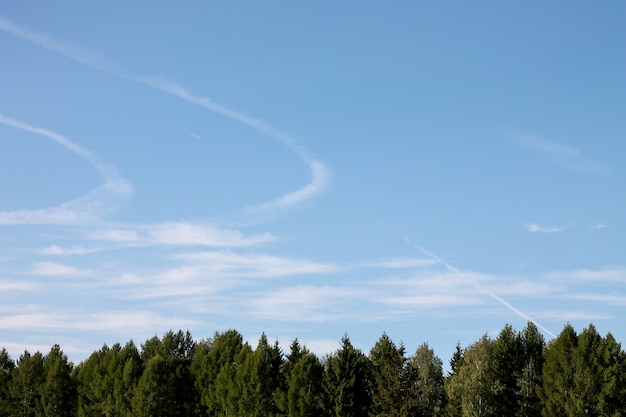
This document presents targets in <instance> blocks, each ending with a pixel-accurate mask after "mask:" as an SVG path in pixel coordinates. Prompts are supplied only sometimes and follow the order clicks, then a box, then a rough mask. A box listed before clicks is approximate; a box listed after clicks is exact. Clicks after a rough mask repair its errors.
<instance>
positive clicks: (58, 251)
mask: <svg viewBox="0 0 626 417" xmlns="http://www.w3.org/2000/svg"><path fill="white" fill-rule="evenodd" d="M102 250H104V249H102V248H85V247H82V246H80V245H72V246H71V247H67V248H64V247H61V246H57V245H50V246H47V247H45V248H43V249H42V250H41V254H42V255H85V254H88V253H95V252H100V251H102Z"/></svg>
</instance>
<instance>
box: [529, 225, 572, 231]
mask: <svg viewBox="0 0 626 417" xmlns="http://www.w3.org/2000/svg"><path fill="white" fill-rule="evenodd" d="M526 229H528V231H529V232H533V233H560V232H563V231H564V230H565V229H563V228H562V227H557V226H545V225H540V224H537V223H530V224H527V225H526Z"/></svg>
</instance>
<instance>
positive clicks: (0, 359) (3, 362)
mask: <svg viewBox="0 0 626 417" xmlns="http://www.w3.org/2000/svg"><path fill="white" fill-rule="evenodd" d="M14 369H15V362H13V359H11V356H10V355H9V352H7V350H6V349H5V348H2V350H0V417H9V416H10V415H11V393H10V391H9V385H10V383H11V374H12V373H13V370H14Z"/></svg>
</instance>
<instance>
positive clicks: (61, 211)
mask: <svg viewBox="0 0 626 417" xmlns="http://www.w3.org/2000/svg"><path fill="white" fill-rule="evenodd" d="M0 124H3V125H6V126H10V127H13V128H16V129H19V130H23V131H26V132H29V133H34V134H37V135H40V136H43V137H46V138H48V139H51V140H52V141H54V142H56V143H57V144H59V145H61V146H62V147H64V148H66V149H67V150H69V151H71V152H73V153H75V154H76V155H78V156H79V157H81V158H82V159H84V160H86V161H87V162H88V163H89V164H91V165H92V166H93V167H94V168H95V169H96V170H97V171H98V172H99V173H100V175H101V176H102V178H103V179H104V184H103V185H101V186H100V187H97V188H95V189H93V190H91V191H90V192H88V193H87V194H85V195H83V196H82V197H79V198H77V199H75V200H71V201H69V202H66V203H63V204H60V205H58V206H55V207H49V208H45V209H40V210H15V211H2V212H0V225H17V224H84V223H89V222H93V221H97V220H100V219H101V218H102V217H103V216H104V215H106V214H109V213H111V212H114V211H116V210H117V209H119V208H120V206H122V205H123V204H124V203H126V201H127V200H128V199H129V198H130V196H131V195H132V193H133V186H132V185H131V184H130V183H129V182H128V181H127V180H126V179H125V178H124V177H122V176H121V175H120V174H119V173H118V172H117V169H116V168H115V167H113V166H111V165H108V164H106V163H105V162H103V161H101V160H100V159H99V158H98V157H96V156H95V155H93V154H92V153H91V152H89V151H87V150H86V149H84V148H82V147H81V146H80V145H77V144H76V143H74V142H72V141H71V140H69V139H67V138H65V137H64V136H61V135H59V134H57V133H55V132H52V131H50V130H47V129H43V128H39V127H34V126H31V125H29V124H26V123H24V122H21V121H19V120H16V119H12V118H10V117H8V116H5V115H3V114H0Z"/></svg>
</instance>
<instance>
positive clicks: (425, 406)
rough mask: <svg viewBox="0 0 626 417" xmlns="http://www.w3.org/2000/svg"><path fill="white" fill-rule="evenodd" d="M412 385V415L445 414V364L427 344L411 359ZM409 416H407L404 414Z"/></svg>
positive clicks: (409, 399) (410, 393)
mask: <svg viewBox="0 0 626 417" xmlns="http://www.w3.org/2000/svg"><path fill="white" fill-rule="evenodd" d="M408 369H409V373H410V375H411V379H410V382H411V385H410V387H409V389H408V390H407V392H408V393H409V396H410V397H409V398H408V399H407V400H408V401H407V402H409V404H411V405H412V407H411V410H410V415H412V416H416V417H417V416H419V417H433V416H439V415H442V413H443V407H444V402H445V389H444V378H443V363H442V362H441V359H439V357H437V356H436V355H435V351H434V350H433V349H431V348H430V347H429V346H428V344H427V343H423V344H422V345H420V346H419V347H418V348H417V350H416V351H415V355H413V356H412V357H411V358H409V363H408ZM403 415H407V414H403Z"/></svg>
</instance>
